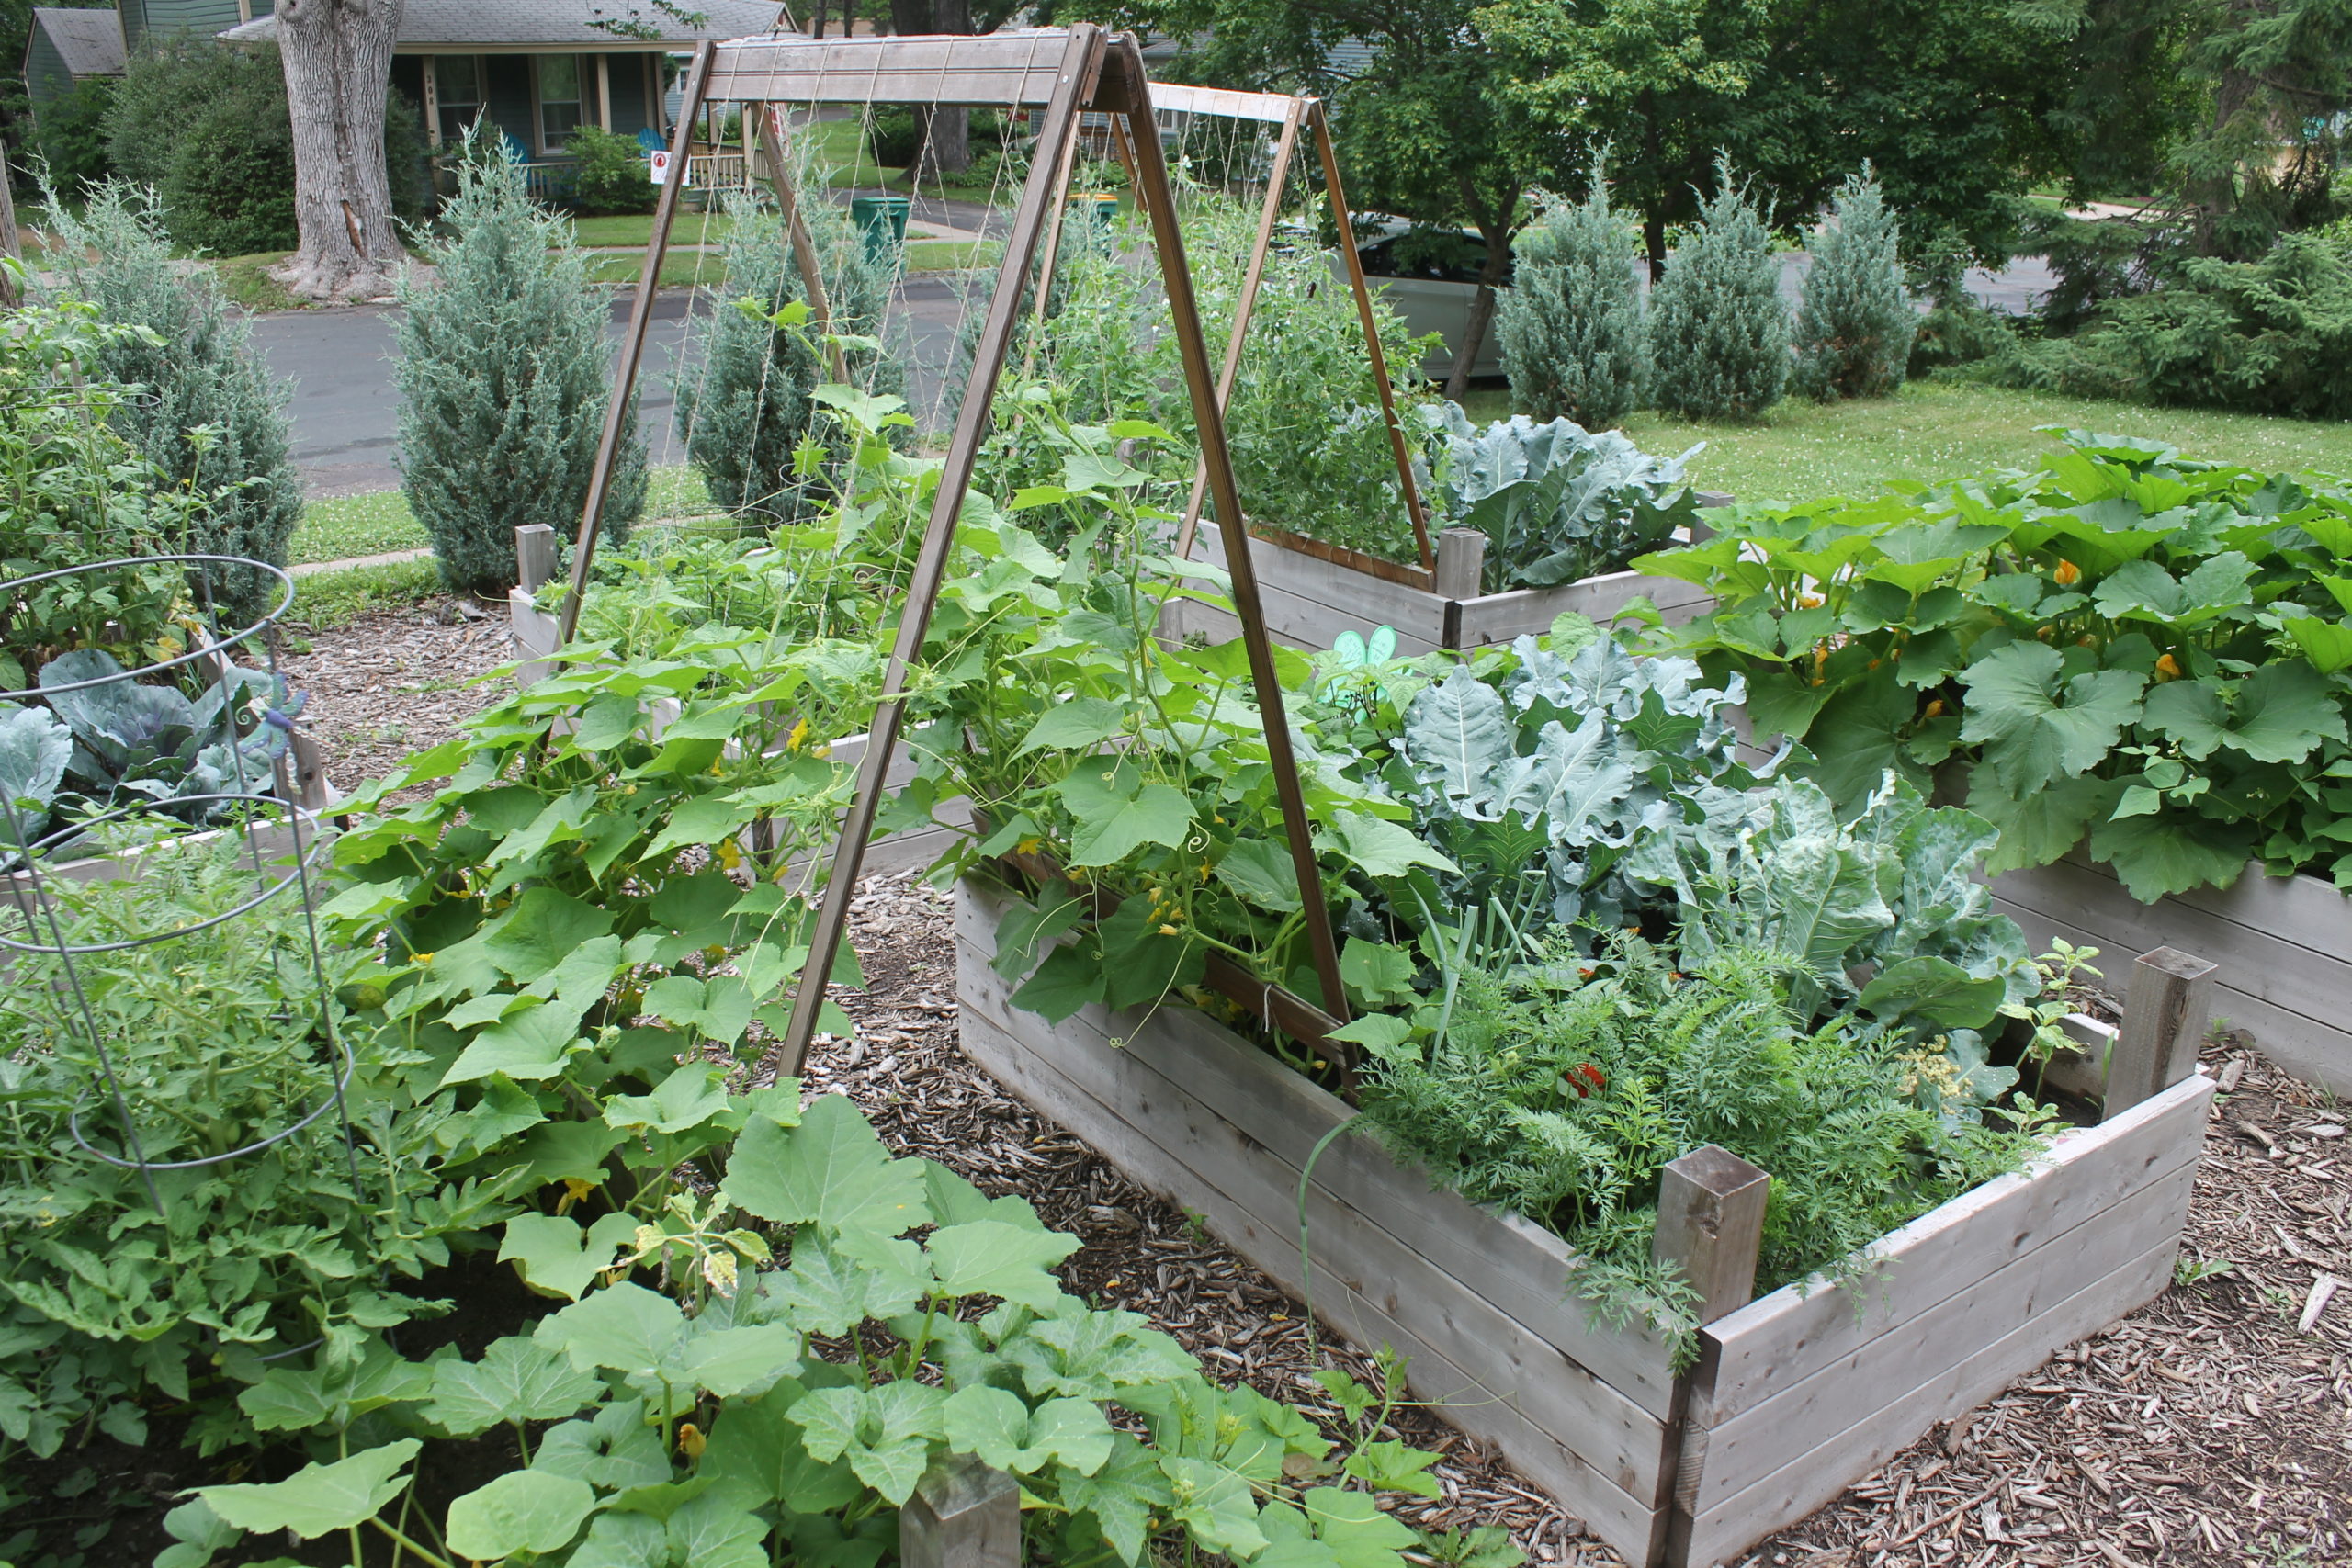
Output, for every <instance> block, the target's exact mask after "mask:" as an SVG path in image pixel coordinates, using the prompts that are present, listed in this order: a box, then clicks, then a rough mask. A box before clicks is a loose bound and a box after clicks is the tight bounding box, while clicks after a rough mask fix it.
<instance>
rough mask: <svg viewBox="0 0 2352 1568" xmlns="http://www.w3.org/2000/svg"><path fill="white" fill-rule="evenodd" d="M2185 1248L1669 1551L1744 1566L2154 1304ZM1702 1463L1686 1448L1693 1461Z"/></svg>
mask: <svg viewBox="0 0 2352 1568" xmlns="http://www.w3.org/2000/svg"><path fill="white" fill-rule="evenodd" d="M2176 1252H2177V1242H2166V1243H2165V1244H2163V1245H2161V1246H2158V1247H2150V1248H2149V1249H2148V1250H2147V1251H2146V1252H2144V1253H2143V1254H2141V1255H2140V1256H2139V1257H2138V1258H2134V1259H2133V1260H2132V1261H2131V1263H2129V1264H2127V1265H2126V1266H2125V1267H2123V1268H2121V1269H2117V1270H2116V1271H2115V1272H2113V1273H2111V1274H2109V1275H2107V1276H2105V1277H2104V1278H2102V1279H2100V1280H2096V1281H2094V1282H2093V1283H2091V1284H2089V1285H2086V1286H2085V1287H2084V1288H2083V1289H2082V1290H2080V1291H2078V1292H2075V1294H2074V1295H2073V1296H2071V1297H2069V1298H2067V1299H2066V1300H2064V1301H2063V1302H2060V1303H2056V1304H2055V1305H2053V1306H2052V1307H2051V1308H2050V1309H2049V1310H2048V1311H2047V1312H2045V1313H2043V1314H2041V1316H2040V1317H2037V1318H2035V1319H2033V1320H2032V1321H2030V1322H2028V1323H2024V1324H2020V1325H2018V1326H2017V1327H2016V1328H2014V1329H2012V1330H2011V1331H2009V1332H2008V1333H2007V1334H2006V1335H2003V1336H2002V1337H1999V1338H1998V1339H1996V1340H1994V1341H1993V1342H1992V1343H1990V1344H1989V1345H1985V1346H1984V1347H1983V1348H1980V1349H1978V1350H1977V1351H1976V1353H1975V1354H1974V1355H1973V1356H1972V1357H1971V1358H1969V1359H1966V1360H1964V1361H1962V1363H1960V1364H1959V1365H1957V1366H1954V1367H1952V1368H1950V1369H1949V1370H1947V1371H1945V1372H1944V1373H1943V1374H1942V1375H1941V1376H1939V1377H1938V1378H1936V1379H1935V1380H1933V1381H1932V1382H1926V1383H1922V1384H1920V1385H1918V1386H1917V1387H1915V1388H1913V1389H1912V1390H1911V1391H1910V1392H1909V1393H1906V1394H1905V1395H1904V1396H1903V1397H1902V1398H1900V1399H1897V1400H1895V1401H1894V1402H1893V1403H1891V1404H1886V1405H1883V1406H1882V1407H1881V1408H1879V1409H1878V1410H1876V1411H1874V1412H1871V1413H1870V1414H1867V1415H1863V1416H1860V1418H1859V1419H1857V1420H1856V1421H1855V1422H1854V1423H1853V1424H1852V1425H1850V1426H1849V1427H1847V1428H1846V1429H1845V1431H1844V1432H1843V1433H1841V1434H1840V1435H1839V1437H1838V1440H1837V1441H1836V1442H1834V1443H1828V1444H1824V1445H1822V1446H1821V1447H1818V1448H1815V1449H1814V1450H1810V1451H1809V1452H1805V1453H1802V1454H1792V1455H1791V1456H1789V1461H1788V1462H1787V1463H1785V1464H1783V1465H1782V1466H1781V1468H1780V1469H1778V1470H1776V1471H1774V1472H1772V1473H1771V1474H1770V1475H1769V1476H1767V1477H1765V1478H1764V1479H1763V1480H1761V1481H1759V1482H1758V1483H1756V1484H1755V1485H1753V1486H1750V1487H1748V1488H1747V1490H1745V1491H1743V1492H1741V1493H1738V1494H1737V1495H1734V1496H1730V1497H1726V1498H1724V1499H1723V1500H1722V1501H1721V1502H1719V1503H1717V1504H1715V1505H1714V1506H1712V1507H1710V1508H1708V1509H1707V1510H1706V1511H1705V1512H1704V1513H1702V1514H1700V1515H1698V1516H1696V1517H1681V1516H1678V1517H1677V1518H1676V1521H1675V1529H1674V1538H1673V1540H1672V1541H1671V1542H1670V1544H1669V1547H1668V1550H1669V1551H1674V1552H1678V1553H1683V1554H1687V1558H1686V1560H1687V1561H1688V1562H1691V1563H1692V1564H1701V1563H1710V1562H1730V1561H1736V1560H1737V1558H1738V1556H1739V1554H1740V1553H1741V1552H1742V1551H1746V1550H1747V1548H1748V1547H1750V1546H1752V1545H1753V1544H1755V1542H1756V1541H1757V1540H1760V1539H1761V1538H1763V1537H1764V1536H1766V1535H1769V1534H1770V1533H1771V1532H1772V1531H1773V1530H1776V1529H1781V1527H1783V1526H1785V1525H1788V1524H1792V1523H1793V1522H1795V1521H1796V1520H1798V1519H1801V1518H1804V1517H1805V1516H1806V1515H1808V1514H1810V1513H1812V1512H1813V1511H1814V1510H1815V1508H1817V1507H1819V1506H1821V1505H1823V1504H1824V1503H1826V1502H1827V1501H1829V1500H1830V1499H1831V1498H1832V1497H1835V1496H1836V1495H1838V1493H1840V1492H1842V1491H1843V1490H1845V1488H1846V1487H1847V1486H1848V1485H1849V1483H1852V1482H1853V1481H1855V1480H1857V1479H1859V1478H1860V1477H1861V1476H1864V1475H1867V1474H1869V1473H1870V1472H1871V1471H1873V1470H1875V1469H1877V1468H1878V1467H1879V1466H1880V1465H1882V1464H1883V1463H1884V1462H1886V1461H1887V1460H1889V1459H1891V1458H1892V1457H1894V1454H1896V1453H1897V1452H1899V1451H1901V1450H1902V1449H1903V1448H1904V1447H1905V1446H1906V1445H1907V1444H1909V1443H1910V1442H1911V1441H1912V1440H1913V1439H1914V1438H1917V1437H1918V1435H1919V1434H1920V1433H1921V1432H1924V1431H1926V1430H1928V1428H1929V1427H1933V1426H1934V1425H1935V1424H1936V1423H1937V1422H1939V1421H1945V1420H1950V1419H1951V1418H1953V1417H1954V1416H1959V1415H1961V1414H1962V1413H1963V1412H1965V1411H1967V1410H1970V1409H1972V1408H1973V1407H1974V1406H1975V1405H1977V1404H1981V1403H1983V1401H1984V1400H1985V1399H1986V1398H1987V1397H1989V1396H1990V1395H1992V1394H1993V1393H1996V1392H1998V1391H1999V1390H2000V1389H2001V1388H2003V1387H2004V1386H2006V1385H2007V1383H2008V1382H2010V1381H2011V1380H2012V1379H2014V1378H2016V1377H2017V1376H2018V1375H2019V1374H2020V1373H2023V1372H2026V1371H2031V1370H2032V1369H2033V1368H2034V1367H2037V1366H2039V1365H2041V1362H2042V1361H2043V1360H2044V1359H2047V1358H2048V1356H2049V1354H2050V1351H2051V1348H2052V1347H2053V1346H2056V1345H2061V1344H2064V1343H2066V1342H2067V1341H2068V1340H2071V1339H2075V1338H2079V1337H2081V1336H2083V1335H2085V1334H2087V1333H2091V1332H2093V1331H2095V1330H2096V1329H2098V1328H2100V1327H2103V1326H2104V1325H2107V1324H2109V1323H2111V1322H2113V1321H2114V1320H2115V1319H2116V1318H2118V1317H2120V1316H2121V1315H2122V1314H2125V1313H2127V1312H2129V1311H2131V1309H2132V1308H2133V1307H2135V1306H2138V1305H2140V1304H2141V1303H2144V1302H2147V1301H2149V1300H2151V1299H2153V1298H2154V1296H2155V1295H2156V1293H2157V1292H2160V1291H2162V1290H2163V1289H2164V1288H2165V1285H2166V1284H2167V1283H2168V1282H2169V1281H2170V1280H2171V1279H2172V1269H2173V1259H2174V1256H2175V1254H2176ZM1693 1457H1694V1456H1693V1455H1692V1453H1691V1450H1688V1449H1686V1450H1685V1453H1684V1462H1685V1463H1690V1462H1691V1461H1692V1459H1693Z"/></svg>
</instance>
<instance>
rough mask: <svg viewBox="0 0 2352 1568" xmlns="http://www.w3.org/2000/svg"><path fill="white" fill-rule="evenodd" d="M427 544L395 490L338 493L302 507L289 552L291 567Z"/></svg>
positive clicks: (377, 554)
mask: <svg viewBox="0 0 2352 1568" xmlns="http://www.w3.org/2000/svg"><path fill="white" fill-rule="evenodd" d="M427 542H428V541H427V540H426V538H425V536H424V526H423V525H421V524H419V523H418V522H417V520H416V519H415V518H414V517H413V516H411V515H410V514H409V510H408V498H407V497H406V496H404V495H402V494H401V492H400V491H396V490H379V491H368V493H367V494H365V495H338V496H333V497H330V498H329V499H327V500H324V501H314V502H311V503H310V504H309V505H307V506H305V507H303V508H302V521H301V522H300V523H298V524H296V525H295V526H294V541H293V544H292V547H291V548H290V551H289V554H290V557H291V558H292V560H293V562H294V564H295V565H296V566H315V565H316V564H318V563H319V562H320V561H329V560H350V559H353V558H356V557H358V556H379V555H383V554H385V553H386V552H387V551H390V550H413V549H417V548H420V547H423V546H424V545H425V544H426V543H427Z"/></svg>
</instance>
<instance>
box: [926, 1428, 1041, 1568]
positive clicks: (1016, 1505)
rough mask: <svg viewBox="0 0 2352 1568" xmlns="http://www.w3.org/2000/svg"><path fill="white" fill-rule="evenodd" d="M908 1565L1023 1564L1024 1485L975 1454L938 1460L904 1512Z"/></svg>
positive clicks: (977, 1567)
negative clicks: (1022, 1518)
mask: <svg viewBox="0 0 2352 1568" xmlns="http://www.w3.org/2000/svg"><path fill="white" fill-rule="evenodd" d="M899 1562H901V1563H903V1564H905V1568H1021V1487H1020V1485H1019V1483H1016V1482H1015V1481H1014V1480H1013V1479H1012V1476H1010V1475H1007V1474H1006V1473H1005V1472H1003V1471H1001V1470H991V1469H990V1468H989V1467H988V1466H987V1465H985V1464H982V1463H981V1462H980V1461H978V1460H977V1459H974V1458H972V1457H971V1456H970V1455H969V1454H961V1455H957V1456H956V1457H955V1458H953V1459H950V1460H947V1461H944V1462H943V1463H941V1464H938V1465H935V1466H933V1469H932V1470H931V1471H930V1472H928V1473H927V1474H925V1475H924V1476H923V1478H922V1480H921V1481H920V1482H918V1483H916V1484H915V1493H914V1495H913V1496H911V1497H910V1498H908V1499H907V1506H906V1507H905V1508H903V1509H902V1510H900V1512H899Z"/></svg>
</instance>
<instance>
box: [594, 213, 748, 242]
mask: <svg viewBox="0 0 2352 1568" xmlns="http://www.w3.org/2000/svg"><path fill="white" fill-rule="evenodd" d="M733 226H734V225H733V222H732V220H730V219H729V218H728V216H727V214H725V213H724V212H681V213H679V214H678V215H677V216H676V217H675V218H673V219H672V220H670V243H672V244H673V245H715V244H718V243H719V242H720V241H722V240H724V239H726V238H727V231H728V230H729V229H730V228H732V227H733ZM571 234H572V238H573V239H575V240H577V241H579V242H580V243H582V244H583V245H634V246H637V247H638V248H639V249H640V250H642V249H643V248H644V247H645V246H647V245H650V244H651V243H653V214H651V213H650V212H628V213H622V214H619V215H618V216H616V217H611V218H575V219H573V220H571Z"/></svg>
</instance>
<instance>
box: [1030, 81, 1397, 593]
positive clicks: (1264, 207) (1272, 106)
mask: <svg viewBox="0 0 2352 1568" xmlns="http://www.w3.org/2000/svg"><path fill="white" fill-rule="evenodd" d="M1151 104H1152V107H1153V108H1154V109H1157V110H1162V111H1166V112H1171V113H1177V114H1185V115H1190V116H1193V117H1194V118H1204V117H1205V118H1220V119H1238V120H1245V121H1254V122H1255V123H1257V124H1260V125H1279V126H1280V127H1282V130H1281V131H1280V132H1279V133H1278V134H1277V136H1276V139H1275V142H1274V155H1273V166H1272V170H1271V171H1270V172H1269V173H1268V175H1267V179H1266V194H1265V197H1264V198H1263V199H1262V201H1261V203H1260V206H1259V209H1258V234H1257V239H1256V242H1255V243H1253V244H1252V245H1251V246H1250V265H1249V269H1248V270H1247V271H1246V272H1245V273H1244V274H1243V275H1242V279H1241V298H1240V299H1238V301H1237V302H1236V303H1235V305H1234V310H1233V331H1232V333H1231V334H1230V335H1229V336H1228V337H1227V340H1226V344H1225V365H1224V367H1223V368H1221V369H1220V370H1219V371H1218V373H1217V380H1216V406H1217V412H1218V414H1219V416H1220V417H1222V416H1223V414H1224V412H1225V410H1226V408H1227V405H1228V404H1229V403H1230V402H1231V401H1232V399H1233V383H1234V379H1235V378H1236V377H1238V375H1239V374H1240V371H1241V351H1242V347H1243V345H1244V344H1245V343H1246V342H1247V341H1248V334H1249V332H1250V313H1251V312H1252V311H1253V310H1255V309H1256V308H1257V303H1258V286H1259V284H1260V283H1261V281H1262V280H1263V279H1264V277H1265V275H1266V253H1267V251H1268V250H1269V249H1271V248H1272V245H1273V242H1274V228H1275V225H1276V223H1277V222H1278V221H1279V220H1280V219H1281V216H1282V208H1283V196H1284V195H1285V194H1287V186H1288V184H1289V178H1290V166H1291V158H1292V154H1293V153H1294V152H1295V151H1296V149H1297V146H1298V138H1299V136H1300V133H1301V132H1305V133H1306V134H1308V135H1311V136H1312V137H1314V139H1315V152H1316V156H1317V161H1318V162H1319V163H1320V164H1322V166H1323V191H1324V196H1325V197H1326V199H1327V200H1328V201H1329V204H1330V209H1331V220H1332V221H1333V222H1334V223H1336V224H1338V225H1339V231H1340V256H1341V258H1342V259H1343V261H1344V263H1345V265H1346V269H1347V275H1348V288H1349V289H1350V291H1351V292H1352V293H1353V294H1354V296H1355V302H1356V319H1357V321H1360V322H1362V323H1363V343H1364V355H1365V357H1366V358H1367V359H1368V360H1369V361H1370V362H1371V366H1372V384H1373V388H1374V390H1375V391H1376V392H1377V393H1378V394H1379V397H1380V415H1381V418H1382V420H1383V421H1384V422H1385V423H1386V424H1387V426H1388V445H1389V449H1390V450H1391V452H1393V453H1394V454H1395V457H1396V459H1397V487H1398V489H1399V490H1400V491H1402V492H1403V494H1404V497H1405V513H1406V515H1407V516H1408V517H1410V518H1411V519H1412V523H1413V543H1414V544H1415V546H1416V547H1418V548H1419V551H1420V556H1421V566H1422V568H1423V570H1434V569H1435V568H1436V566H1437V556H1436V553H1435V551H1434V550H1433V549H1432V548H1431V546H1430V528H1429V518H1428V516H1427V514H1426V513H1425V512H1424V510H1423V508H1422V505H1421V494H1420V487H1419V485H1418V484H1416V483H1415V482H1414V479H1413V456H1412V442H1411V438H1410V437H1409V436H1408V434H1407V433H1406V430H1405V426H1404V424H1403V423H1402V422H1401V421H1399V420H1398V419H1397V391H1396V388H1395V385H1394V384H1393V383H1392V382H1391V381H1390V379H1389V376H1388V356H1387V355H1386V353H1385V351H1384V350H1383V349H1382V348H1381V346H1380V321H1379V317H1378V315H1377V313H1376V312H1375V311H1374V309H1373V304H1372V285H1371V283H1370V282H1369V280H1367V279H1366V278H1365V276H1364V271H1363V257H1362V256H1360V255H1358V254H1356V246H1355V230H1354V224H1353V216H1354V215H1353V213H1352V212H1351V209H1349V207H1348V195H1347V189H1346V187H1345V186H1342V185H1341V184H1340V158H1339V154H1338V153H1337V152H1335V151H1334V150H1333V148H1332V146H1331V123H1330V118H1329V116H1328V115H1327V114H1326V113H1325V112H1324V104H1323V100H1322V99H1320V98H1312V97H1296V96H1291V95H1289V94H1286V93H1245V92H1238V91H1236V90H1234V89H1231V88H1227V87H1187V86H1182V85H1177V84H1174V83H1168V82H1155V83H1153V84H1152V88H1151ZM1063 177H1064V179H1065V181H1067V179H1068V177H1069V176H1068V175H1067V174H1065V175H1064V176H1063ZM1207 493H1208V465H1207V463H1206V461H1205V460H1204V461H1203V463H1202V465H1201V467H1200V468H1199V470H1198V471H1197V472H1196V473H1195V474H1194V475H1193V493H1192V497H1191V499H1190V500H1189V501H1188V502H1186V503H1185V506H1184V520H1183V522H1182V525H1179V527H1178V529H1177V533H1176V553H1177V555H1179V556H1189V555H1191V554H1192V553H1193V531H1194V529H1196V528H1197V527H1198V526H1199V525H1200V518H1201V503H1202V502H1203V501H1204V499H1205V498H1206V496H1207Z"/></svg>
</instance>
